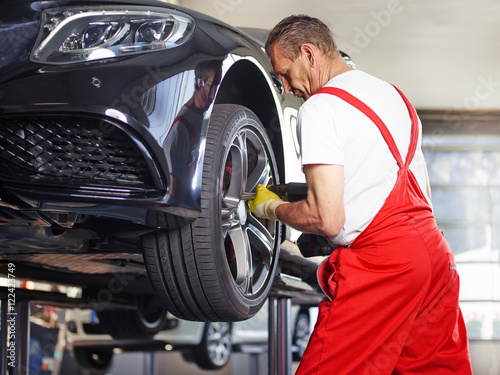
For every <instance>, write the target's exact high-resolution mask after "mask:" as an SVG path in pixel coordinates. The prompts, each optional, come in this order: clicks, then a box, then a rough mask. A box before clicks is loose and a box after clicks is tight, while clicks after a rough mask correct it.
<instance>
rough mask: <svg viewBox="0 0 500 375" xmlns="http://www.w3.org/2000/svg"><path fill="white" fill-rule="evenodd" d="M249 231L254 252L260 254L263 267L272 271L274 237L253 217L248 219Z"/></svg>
mask: <svg viewBox="0 0 500 375" xmlns="http://www.w3.org/2000/svg"><path fill="white" fill-rule="evenodd" d="M274 225H276V224H275V223H272V226H273V227H274ZM248 231H249V233H248V238H249V240H250V242H251V244H252V247H253V248H254V250H255V251H257V253H258V254H259V259H260V260H261V263H262V266H263V267H265V268H267V269H270V268H271V259H272V256H273V252H274V251H273V249H274V236H273V235H272V234H271V233H270V232H269V231H268V230H267V228H266V227H265V226H264V225H263V224H262V223H261V222H260V221H259V220H257V219H256V218H255V217H253V216H250V217H249V218H248ZM254 266H256V265H254Z"/></svg>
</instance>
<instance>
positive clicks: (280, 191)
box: [242, 182, 337, 257]
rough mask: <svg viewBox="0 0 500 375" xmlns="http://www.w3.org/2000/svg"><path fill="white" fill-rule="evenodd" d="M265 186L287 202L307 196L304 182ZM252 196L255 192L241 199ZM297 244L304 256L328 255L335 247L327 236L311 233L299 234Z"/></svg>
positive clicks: (246, 194) (243, 195)
mask: <svg viewBox="0 0 500 375" xmlns="http://www.w3.org/2000/svg"><path fill="white" fill-rule="evenodd" d="M267 188H268V189H269V190H270V191H271V192H273V193H274V194H276V195H277V196H279V197H280V198H281V199H283V200H284V201H287V202H297V201H300V200H302V199H306V198H307V184H306V183H305V182H290V183H288V184H279V185H270V186H268V187H267ZM254 197H255V193H243V194H242V199H244V200H246V201H248V200H250V199H253V198H254ZM297 246H298V247H299V250H300V253H301V254H302V256H304V257H314V256H325V255H330V254H331V253H332V252H333V250H334V249H335V248H336V247H337V246H336V245H334V244H332V243H331V242H330V241H329V240H328V238H326V237H323V236H320V235H317V234H312V233H303V234H301V235H300V237H299V238H298V240H297Z"/></svg>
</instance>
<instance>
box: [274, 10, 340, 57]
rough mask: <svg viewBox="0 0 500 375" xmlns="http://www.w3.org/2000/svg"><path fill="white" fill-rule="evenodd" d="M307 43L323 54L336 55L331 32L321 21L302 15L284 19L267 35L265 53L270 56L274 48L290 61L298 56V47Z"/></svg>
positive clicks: (336, 51) (336, 50) (335, 46)
mask: <svg viewBox="0 0 500 375" xmlns="http://www.w3.org/2000/svg"><path fill="white" fill-rule="evenodd" d="M305 43H309V44H312V45H314V46H316V47H318V48H319V50H320V51H322V52H323V53H324V54H327V55H331V56H333V55H335V54H338V49H337V45H336V43H335V40H334V39H333V36H332V32H331V31H330V29H329V28H328V26H327V25H325V24H324V23H323V22H322V21H320V20H319V19H317V18H314V17H309V16H306V15H304V14H299V15H292V16H289V17H286V18H284V19H283V20H281V22H280V23H278V24H277V25H276V26H275V27H274V28H273V30H272V31H271V32H270V33H269V36H268V38H267V42H266V53H267V54H268V55H269V56H271V52H272V50H273V48H274V46H275V45H276V46H278V47H279V48H280V49H281V51H282V52H283V53H284V54H285V56H287V57H288V58H289V59H291V60H295V59H296V58H297V56H298V55H299V54H300V46H301V45H302V44H305Z"/></svg>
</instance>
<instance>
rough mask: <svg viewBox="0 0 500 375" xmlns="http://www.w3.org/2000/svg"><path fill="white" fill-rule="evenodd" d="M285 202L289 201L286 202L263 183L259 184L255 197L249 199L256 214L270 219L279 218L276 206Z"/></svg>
mask: <svg viewBox="0 0 500 375" xmlns="http://www.w3.org/2000/svg"><path fill="white" fill-rule="evenodd" d="M285 203H289V202H285V201H284V200H282V199H281V198H280V197H279V196H278V195H276V194H274V193H273V192H272V191H269V189H267V188H265V187H264V185H262V184H260V185H257V190H256V194H255V198H254V199H251V200H249V201H248V204H249V205H250V209H251V210H252V212H253V213H254V215H255V216H257V217H259V218H261V219H270V220H278V218H277V217H276V214H275V210H276V207H278V206H280V205H282V204H285Z"/></svg>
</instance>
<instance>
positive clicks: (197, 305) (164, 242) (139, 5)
mask: <svg viewBox="0 0 500 375" xmlns="http://www.w3.org/2000/svg"><path fill="white" fill-rule="evenodd" d="M300 104H301V101H300V100H299V99H298V98H295V97H293V96H292V95H289V94H288V95H285V94H283V88H282V84H281V82H280V80H279V79H277V78H276V77H275V76H274V75H273V73H272V67H271V65H270V62H269V59H268V57H267V56H266V55H265V53H264V52H263V48H262V44H261V43H260V42H258V41H257V40H255V39H253V38H252V37H250V36H248V35H247V34H245V33H243V32H241V31H239V30H237V29H235V28H233V27H231V26H229V25H226V24H224V23H222V22H221V21H218V20H215V19H212V18H210V17H207V16H205V15H203V14H200V13H197V12H194V11H191V10H188V9H184V8H182V7H179V6H176V5H171V4H166V3H165V2H162V1H154V0H145V1H142V0H141V1H138V0H137V1H134V0H120V1H104V2H103V1H97V0H71V1H63V2H55V1H31V0H7V1H2V2H1V4H0V169H1V171H2V173H1V174H0V243H1V245H0V262H2V263H5V262H13V263H15V264H16V272H17V275H16V276H17V277H19V278H26V279H31V280H44V281H49V282H57V283H62V284H67V285H75V286H81V287H82V288H83V290H84V295H83V301H84V302H83V304H85V305H87V306H91V307H95V306H97V305H99V308H101V309H102V308H113V309H115V310H116V311H118V310H120V309H122V307H123V306H128V307H130V306H135V307H136V310H130V309H129V310H123V312H122V317H119V318H117V319H119V320H120V321H121V323H122V324H128V322H129V321H130V319H132V317H135V318H138V320H137V321H138V322H139V323H138V324H142V323H141V322H146V324H143V325H142V326H141V327H140V329H143V328H144V329H146V330H149V331H148V332H147V335H149V336H151V335H153V334H154V333H155V332H157V331H158V329H159V328H160V327H161V324H162V320H163V316H164V313H165V309H167V310H168V311H169V312H170V313H172V314H173V315H175V316H177V317H179V318H182V319H184V320H194V321H239V320H243V319H247V318H249V317H251V316H253V315H255V314H256V313H257V311H259V309H260V308H261V307H262V305H263V304H264V302H265V301H266V298H267V296H268V293H269V290H270V288H271V285H272V283H273V280H274V275H275V271H276V266H277V262H278V248H279V244H280V242H281V241H282V240H283V239H284V238H285V232H284V231H282V228H281V225H279V224H278V223H276V222H272V221H267V220H261V219H258V218H256V217H255V216H253V215H252V213H251V212H250V210H249V207H248V205H247V202H246V201H245V200H243V199H242V195H243V193H248V192H252V191H254V189H255V187H256V186H257V184H259V183H263V184H274V183H279V182H284V181H298V180H301V179H303V176H302V173H301V172H300V165H299V161H298V145H297V141H296V135H295V120H296V113H297V108H298V107H299V105H300ZM5 269H6V268H5V267H0V272H5ZM155 295H156V296H157V298H155V297H154V296H155ZM155 323H158V324H156V325H155Z"/></svg>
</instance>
